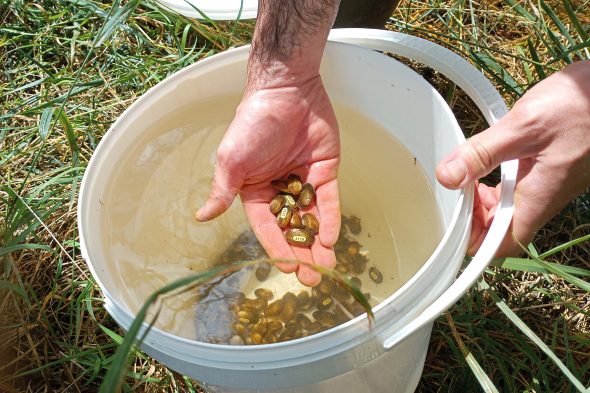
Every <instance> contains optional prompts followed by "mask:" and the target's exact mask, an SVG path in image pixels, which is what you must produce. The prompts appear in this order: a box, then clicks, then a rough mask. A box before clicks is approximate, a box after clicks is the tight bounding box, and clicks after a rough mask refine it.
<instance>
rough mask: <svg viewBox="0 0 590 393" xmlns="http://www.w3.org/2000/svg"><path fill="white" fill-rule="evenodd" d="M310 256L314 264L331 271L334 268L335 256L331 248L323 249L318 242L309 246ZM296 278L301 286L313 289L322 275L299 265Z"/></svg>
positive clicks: (309, 267)
mask: <svg viewBox="0 0 590 393" xmlns="http://www.w3.org/2000/svg"><path fill="white" fill-rule="evenodd" d="M311 254H312V255H313V263H314V264H317V265H321V266H323V267H325V268H327V269H333V268H334V266H336V255H335V254H334V249H333V248H331V247H329V248H327V247H324V246H323V245H322V244H321V243H320V242H317V241H316V242H314V244H313V245H312V246H311ZM297 278H298V279H299V281H300V282H301V283H302V284H303V285H307V286H309V287H313V286H316V285H318V284H319V283H320V281H321V280H322V275H321V273H320V272H318V271H317V270H314V269H313V267H311V266H309V265H306V264H303V263H301V264H299V269H298V270H297Z"/></svg>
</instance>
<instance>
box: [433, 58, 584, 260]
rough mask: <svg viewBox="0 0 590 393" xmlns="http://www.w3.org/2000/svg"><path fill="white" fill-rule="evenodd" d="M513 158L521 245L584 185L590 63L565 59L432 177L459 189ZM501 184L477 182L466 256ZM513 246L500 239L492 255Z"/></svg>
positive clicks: (487, 221) (483, 230)
mask: <svg viewBox="0 0 590 393" xmlns="http://www.w3.org/2000/svg"><path fill="white" fill-rule="evenodd" d="M512 159H518V160H519V166H518V175H517V180H516V189H515V194H514V204H515V209H514V217H513V219H512V228H511V231H512V234H513V235H514V237H515V238H516V239H517V240H518V242H520V243H521V244H527V243H528V242H530V241H531V240H532V239H533V237H534V235H535V233H536V232H537V231H538V230H539V229H541V227H542V226H543V225H544V224H545V223H547V222H548V221H549V220H550V219H551V218H552V217H553V216H554V215H556V214H557V213H558V212H559V211H560V210H561V209H563V208H564V207H565V205H566V204H567V203H568V202H570V201H571V200H572V199H573V198H575V196H576V195H577V194H579V193H580V192H582V191H583V190H584V189H585V188H586V187H588V186H589V185H590V61H583V62H582V61H581V62H577V63H574V64H571V65H569V66H567V67H566V68H564V69H563V70H561V71H560V72H557V73H556V74H554V75H552V76H550V77H549V78H547V79H545V80H543V81H542V82H540V83H539V84H538V85H536V86H535V87H533V88H532V89H531V90H529V91H528V92H527V93H526V94H525V95H524V96H523V97H522V98H521V99H520V100H519V101H518V102H517V103H516V104H515V105H514V107H513V108H512V109H511V110H510V112H509V113H508V114H506V116H504V117H503V118H502V119H501V120H500V121H498V123H496V124H495V125H493V126H492V127H490V128H489V129H487V130H486V131H484V132H482V133H480V134H477V135H475V136H473V137H472V138H470V139H469V140H468V141H467V142H466V143H464V144H463V145H461V146H459V147H458V148H457V149H456V150H455V151H454V152H452V153H451V154H450V155H449V156H447V157H446V158H444V159H443V160H442V161H441V163H440V164H439V165H438V167H437V171H436V176H437V179H438V181H439V182H440V183H441V184H442V185H443V186H445V187H447V188H451V189H458V188H462V187H464V186H466V185H467V184H469V183H470V182H473V181H476V180H477V179H479V178H480V177H482V176H485V175H487V174H488V173H490V172H491V171H492V170H493V169H494V168H495V167H497V166H498V165H499V164H500V163H501V162H503V161H508V160H512ZM500 187H501V185H498V186H496V187H488V186H486V185H484V184H481V183H480V184H477V187H476V196H475V205H474V211H473V224H472V229H471V240H470V244H469V248H468V253H469V254H471V255H473V254H474V253H475V252H476V251H477V249H478V248H479V246H480V245H481V243H482V241H483V239H484V237H485V235H486V234H487V231H488V229H489V227H490V225H491V222H492V220H493V218H494V214H495V209H496V205H497V204H498V201H499V197H500ZM519 251H520V246H519V245H518V244H517V243H515V242H514V240H513V237H512V236H506V238H505V239H504V242H503V243H502V245H501V247H500V249H499V250H498V253H497V255H498V256H508V255H516V254H518V253H519Z"/></svg>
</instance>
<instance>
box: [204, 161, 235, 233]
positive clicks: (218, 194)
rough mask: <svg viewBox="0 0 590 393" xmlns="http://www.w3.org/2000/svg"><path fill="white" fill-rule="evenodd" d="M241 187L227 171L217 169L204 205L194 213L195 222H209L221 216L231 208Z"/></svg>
mask: <svg viewBox="0 0 590 393" xmlns="http://www.w3.org/2000/svg"><path fill="white" fill-rule="evenodd" d="M240 187H241V181H240V182H239V183H237V182H236V181H235V178H234V179H232V176H231V175H230V174H229V172H228V171H224V170H222V169H220V168H219V167H217V168H216V169H215V175H214V176H213V181H212V183H211V191H210V192H209V197H208V198H207V201H206V202H205V204H204V205H203V206H202V207H201V208H200V209H199V210H198V211H197V212H196V213H195V219H196V220H197V221H201V222H204V221H209V220H212V219H214V218H215V217H217V216H219V215H221V214H222V213H223V212H225V211H226V210H227V209H229V207H230V206H231V204H232V202H233V201H234V199H235V197H236V195H237V194H238V191H239V189H240Z"/></svg>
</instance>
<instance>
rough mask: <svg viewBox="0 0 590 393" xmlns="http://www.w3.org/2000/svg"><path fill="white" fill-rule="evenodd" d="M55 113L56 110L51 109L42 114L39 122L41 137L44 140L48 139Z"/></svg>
mask: <svg viewBox="0 0 590 393" xmlns="http://www.w3.org/2000/svg"><path fill="white" fill-rule="evenodd" d="M54 111H55V108H53V107H49V108H46V109H45V110H44V111H43V112H42V113H41V119H40V120H39V135H41V138H42V139H45V138H47V134H48V133H49V129H50V128H51V120H52V119H53V112H54Z"/></svg>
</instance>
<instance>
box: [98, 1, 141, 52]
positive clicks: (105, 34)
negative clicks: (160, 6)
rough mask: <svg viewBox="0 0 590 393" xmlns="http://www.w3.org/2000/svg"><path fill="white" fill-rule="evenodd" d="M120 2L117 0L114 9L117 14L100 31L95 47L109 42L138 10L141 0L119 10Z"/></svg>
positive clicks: (111, 16) (127, 4)
mask: <svg viewBox="0 0 590 393" xmlns="http://www.w3.org/2000/svg"><path fill="white" fill-rule="evenodd" d="M119 4H120V1H118V0H116V1H115V2H114V3H113V5H112V7H113V9H114V10H115V12H114V13H113V14H112V15H110V16H109V17H108V19H107V23H106V24H105V25H104V28H103V29H101V30H100V32H99V34H98V37H97V39H96V41H95V42H94V47H95V48H98V47H99V46H101V45H102V44H103V43H104V42H105V41H106V40H108V39H109V38H110V37H111V35H113V33H114V32H115V31H116V30H117V29H118V28H119V26H120V25H121V24H123V23H124V22H125V21H126V20H127V18H128V17H129V15H131V13H132V12H133V11H134V10H135V9H136V8H137V6H138V5H139V0H131V1H129V2H128V3H126V4H125V5H124V6H123V7H121V8H119Z"/></svg>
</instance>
